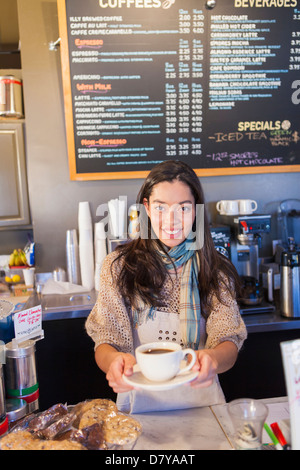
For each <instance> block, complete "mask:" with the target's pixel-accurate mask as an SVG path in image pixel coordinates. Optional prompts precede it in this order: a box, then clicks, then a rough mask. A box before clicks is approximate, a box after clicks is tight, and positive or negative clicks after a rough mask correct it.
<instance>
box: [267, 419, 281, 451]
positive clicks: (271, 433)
mask: <svg viewBox="0 0 300 470" xmlns="http://www.w3.org/2000/svg"><path fill="white" fill-rule="evenodd" d="M264 428H265V431H266V432H267V433H268V435H269V437H270V439H271V441H272V442H273V444H274V446H275V447H276V449H277V450H283V449H282V446H281V445H280V444H279V441H278V439H277V437H276V436H275V434H274V433H273V431H272V429H271V428H270V427H269V426H268V425H267V423H265V424H264Z"/></svg>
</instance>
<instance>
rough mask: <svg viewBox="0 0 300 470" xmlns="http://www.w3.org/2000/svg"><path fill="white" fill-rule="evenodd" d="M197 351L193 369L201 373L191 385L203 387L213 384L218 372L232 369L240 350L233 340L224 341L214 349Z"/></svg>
mask: <svg viewBox="0 0 300 470" xmlns="http://www.w3.org/2000/svg"><path fill="white" fill-rule="evenodd" d="M195 353H196V356H197V360H196V362H195V364H194V366H193V367H192V370H193V371H199V373H198V376H197V377H196V378H195V379H194V380H193V381H192V382H190V383H189V385H190V386H191V387H195V388H203V387H209V386H210V385H212V384H213V382H214V379H215V377H216V375H217V374H220V373H221V372H225V371H226V370H229V369H231V367H232V366H233V365H234V363H235V361H236V358H237V354H238V350H237V347H236V346H235V344H234V343H232V342H231V341H224V342H223V343H220V344H218V346H216V347H215V348H213V349H200V350H199V351H195Z"/></svg>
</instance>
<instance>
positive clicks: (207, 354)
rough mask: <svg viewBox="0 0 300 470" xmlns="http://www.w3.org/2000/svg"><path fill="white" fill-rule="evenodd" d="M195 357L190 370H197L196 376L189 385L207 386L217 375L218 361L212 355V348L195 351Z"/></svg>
mask: <svg viewBox="0 0 300 470" xmlns="http://www.w3.org/2000/svg"><path fill="white" fill-rule="evenodd" d="M195 353H196V356H197V359H196V362H195V364H194V366H193V367H192V371H199V373H198V375H197V377H196V378H195V379H194V380H193V381H192V382H190V386H191V387H195V388H196V387H197V388H202V387H209V386H210V385H212V383H213V381H214V378H215V377H216V375H217V367H218V363H217V361H216V359H215V358H214V355H213V350H209V349H201V350H199V351H195Z"/></svg>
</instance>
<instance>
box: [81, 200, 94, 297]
mask: <svg viewBox="0 0 300 470" xmlns="http://www.w3.org/2000/svg"><path fill="white" fill-rule="evenodd" d="M78 228H79V259H80V273H81V284H82V285H83V286H84V287H86V288H87V289H88V290H92V289H93V288H94V285H95V270H94V243H93V225H92V217H91V212H90V207H89V203H88V202H86V201H84V202H80V203H79V208H78Z"/></svg>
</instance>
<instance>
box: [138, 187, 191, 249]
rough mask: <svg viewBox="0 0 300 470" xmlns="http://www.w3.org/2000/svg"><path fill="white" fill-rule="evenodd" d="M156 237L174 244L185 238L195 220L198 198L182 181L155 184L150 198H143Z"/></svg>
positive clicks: (166, 243) (170, 245)
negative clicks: (196, 200) (196, 198)
mask: <svg viewBox="0 0 300 470" xmlns="http://www.w3.org/2000/svg"><path fill="white" fill-rule="evenodd" d="M144 205H145V207H146V211H147V214H148V217H149V218H150V220H151V225H152V228H153V230H154V232H155V235H156V236H157V238H158V239H159V240H160V241H161V242H162V243H164V244H165V245H167V246H168V247H170V248H172V247H174V246H177V245H179V244H180V243H181V242H183V241H184V240H185V239H186V238H187V236H188V234H189V233H190V231H191V229H192V226H193V222H194V220H195V213H196V212H195V199H194V196H193V195H192V192H191V190H190V187H189V186H188V185H187V184H185V183H183V182H182V181H178V180H174V181H172V182H171V183H169V182H167V181H164V182H162V183H158V184H156V185H155V186H154V187H153V190H152V193H151V195H150V198H149V201H147V200H146V199H145V200H144Z"/></svg>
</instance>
